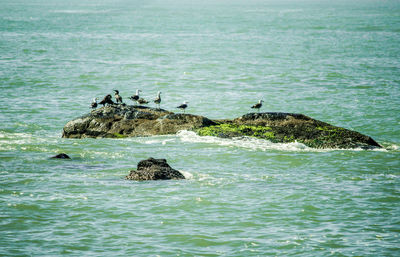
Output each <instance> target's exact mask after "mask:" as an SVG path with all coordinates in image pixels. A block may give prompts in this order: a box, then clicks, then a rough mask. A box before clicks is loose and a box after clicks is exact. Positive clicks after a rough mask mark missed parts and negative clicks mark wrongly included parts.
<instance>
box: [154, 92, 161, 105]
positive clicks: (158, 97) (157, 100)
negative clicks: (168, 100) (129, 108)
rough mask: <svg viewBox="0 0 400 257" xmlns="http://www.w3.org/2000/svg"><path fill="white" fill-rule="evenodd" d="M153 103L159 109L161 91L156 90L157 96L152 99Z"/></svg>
mask: <svg viewBox="0 0 400 257" xmlns="http://www.w3.org/2000/svg"><path fill="white" fill-rule="evenodd" d="M154 103H156V104H157V105H158V109H160V103H161V92H160V91H158V92H157V97H156V98H155V99H154Z"/></svg>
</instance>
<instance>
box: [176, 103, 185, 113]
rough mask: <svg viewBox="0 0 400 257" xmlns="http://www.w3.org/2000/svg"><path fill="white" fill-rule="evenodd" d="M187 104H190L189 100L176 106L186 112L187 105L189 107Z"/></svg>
mask: <svg viewBox="0 0 400 257" xmlns="http://www.w3.org/2000/svg"><path fill="white" fill-rule="evenodd" d="M187 104H188V102H186V101H184V102H183V104H181V105H179V106H177V107H176V108H179V109H181V110H183V113H185V109H186V107H188V105H187Z"/></svg>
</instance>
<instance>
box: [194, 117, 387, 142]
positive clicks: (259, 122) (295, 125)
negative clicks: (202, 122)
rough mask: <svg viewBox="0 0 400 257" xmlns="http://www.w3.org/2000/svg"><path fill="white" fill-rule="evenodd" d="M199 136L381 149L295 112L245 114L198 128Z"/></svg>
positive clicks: (356, 135) (366, 139)
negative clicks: (250, 138) (244, 137)
mask: <svg viewBox="0 0 400 257" xmlns="http://www.w3.org/2000/svg"><path fill="white" fill-rule="evenodd" d="M197 133H198V134H199V135H201V136H217V137H225V138H226V137H228V138H231V137H240V136H249V137H256V138H260V139H267V140H270V141H271V142H274V143H290V142H295V141H297V142H300V143H303V144H305V145H306V146H309V147H312V148H344V149H351V148H362V149H372V148H380V147H381V146H380V145H379V144H378V143H377V142H375V141H374V140H373V139H372V138H371V137H369V136H366V135H363V134H361V133H358V132H356V131H351V130H348V129H344V128H341V127H336V126H332V125H330V124H328V123H325V122H322V121H319V120H315V119H312V118H310V117H308V116H305V115H303V114H295V113H278V112H268V113H248V114H246V115H243V116H241V117H239V118H236V119H234V120H231V121H229V120H223V121H221V122H220V124H218V125H215V126H210V127H206V128H200V129H198V130H197Z"/></svg>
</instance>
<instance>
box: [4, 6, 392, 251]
mask: <svg viewBox="0 0 400 257" xmlns="http://www.w3.org/2000/svg"><path fill="white" fill-rule="evenodd" d="M65 2H68V3H65ZM197 2H200V1H183V0H170V1H111V0H102V1H101V0H93V1H55V0H54V1H44V0H35V1H26V0H19V1H4V0H0V6H1V8H0V88H1V95H2V97H1V101H0V110H1V112H0V176H1V177H0V178H1V179H0V217H1V218H0V255H1V256H25V255H33V256H59V255H72V256H110V255H112V256H157V255H159V256H274V255H276V256H292V255H298V256H329V255H332V256H398V255H399V254H400V239H399V232H400V216H399V214H400V185H399V183H400V150H399V145H400V129H399V125H400V114H399V113H400V104H399V102H400V101H399V100H400V50H399V46H400V2H399V1H378V0H376V1H375V0H374V1H339V2H337V1H255V0H252V1H246V2H245V1H201V3H197ZM349 2H351V3H349ZM113 89H118V90H119V91H120V93H121V95H122V97H123V98H124V100H125V101H126V102H127V103H129V100H127V99H128V97H129V96H130V95H132V94H134V93H135V91H136V89H141V90H142V91H143V93H142V95H143V97H145V98H147V99H153V98H154V97H155V96H156V93H157V91H162V92H163V94H162V97H163V98H162V99H163V100H162V103H161V107H162V108H165V109H168V110H172V111H178V110H177V109H175V107H176V106H177V105H179V104H180V103H181V102H183V101H184V100H186V101H189V107H188V109H187V112H188V113H193V114H200V115H204V116H207V117H209V118H215V119H217V118H235V117H238V116H241V115H243V114H245V113H248V112H250V111H251V109H250V108H249V107H250V106H251V105H253V104H254V103H256V102H257V101H258V99H263V100H264V101H265V104H264V106H263V108H262V111H283V112H296V113H303V114H305V115H308V116H311V117H313V118H316V119H319V120H323V121H326V122H329V123H331V124H333V125H337V126H342V127H345V128H348V129H353V130H357V131H359V132H361V133H364V134H367V135H369V136H371V137H373V138H374V139H375V140H377V141H378V142H379V143H381V144H382V145H383V146H384V147H385V149H383V150H377V151H362V150H340V149H328V150H316V149H310V148H307V147H305V146H304V145H301V144H297V143H293V144H272V143H270V142H268V141H262V140H255V139H244V140H226V139H218V138H212V137H211V138H210V137H198V136H196V135H195V134H193V133H191V132H188V131H181V132H179V133H178V134H177V135H170V136H156V137H147V138H128V139H82V140H75V139H62V138H61V134H62V128H63V126H64V125H65V124H66V123H67V122H68V121H69V120H71V119H73V118H75V117H78V116H80V115H83V114H85V113H87V112H89V110H90V109H89V105H90V102H91V99H92V98H93V97H99V98H102V97H103V96H104V95H106V94H109V93H112V90H113ZM151 106H153V105H151ZM60 152H65V153H67V154H69V155H70V156H71V157H72V158H73V159H72V160H70V161H65V160H49V159H48V157H50V156H52V155H55V154H57V153H60ZM148 157H155V158H166V159H167V160H168V162H169V164H170V165H171V166H172V167H173V168H176V169H178V170H181V171H182V172H183V173H184V174H185V176H186V177H187V178H188V179H187V180H184V181H152V182H134V181H126V180H124V176H126V175H127V174H128V173H129V170H130V169H132V168H135V167H136V164H137V163H138V161H140V160H142V159H146V158H148Z"/></svg>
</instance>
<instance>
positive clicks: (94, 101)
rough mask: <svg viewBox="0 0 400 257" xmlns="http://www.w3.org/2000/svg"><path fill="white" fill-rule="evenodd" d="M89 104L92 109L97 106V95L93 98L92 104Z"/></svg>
mask: <svg viewBox="0 0 400 257" xmlns="http://www.w3.org/2000/svg"><path fill="white" fill-rule="evenodd" d="M90 106H91V107H92V109H96V108H97V97H96V98H93V101H92V104H91V105H90Z"/></svg>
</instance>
